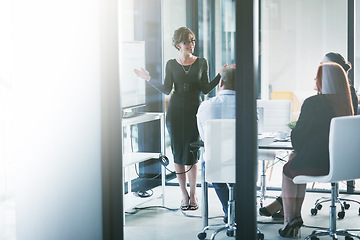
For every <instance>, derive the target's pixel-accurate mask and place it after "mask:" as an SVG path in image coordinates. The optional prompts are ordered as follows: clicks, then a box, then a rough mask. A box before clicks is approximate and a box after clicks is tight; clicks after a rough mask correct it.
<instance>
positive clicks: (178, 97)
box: [149, 58, 220, 165]
mask: <svg viewBox="0 0 360 240" xmlns="http://www.w3.org/2000/svg"><path fill="white" fill-rule="evenodd" d="M183 67H184V68H185V70H184V69H183ZM187 71H188V73H186V72H187ZM219 81H220V75H219V74H218V75H217V76H216V77H215V78H214V79H213V80H212V81H211V82H209V76H208V64H207V61H206V59H205V58H197V59H196V60H195V62H194V63H193V64H192V65H191V66H182V65H180V64H179V63H178V62H177V61H176V60H175V59H171V60H169V61H168V62H167V64H166V73H165V80H164V84H161V83H159V82H157V81H155V80H150V81H149V83H150V84H151V85H152V86H153V87H155V88H156V89H158V90H159V91H161V92H163V93H164V94H167V95H168V94H170V92H171V91H172V90H173V87H174V92H173V94H172V95H171V98H170V102H169V105H168V107H167V112H166V127H167V129H168V132H169V135H170V141H171V149H172V153H173V156H174V162H175V163H178V164H181V165H192V164H195V163H196V162H197V161H198V149H192V148H191V147H190V143H192V142H195V141H197V140H198V139H199V132H198V129H197V122H196V113H197V110H198V107H199V105H200V103H201V98H200V93H201V92H203V93H204V94H207V93H209V92H210V91H211V90H212V89H213V88H214V87H215V86H216V85H217V84H218V83H219Z"/></svg>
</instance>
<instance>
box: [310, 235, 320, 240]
mask: <svg viewBox="0 0 360 240" xmlns="http://www.w3.org/2000/svg"><path fill="white" fill-rule="evenodd" d="M310 240H320V239H319V238H318V237H314V236H313V237H311V239H310Z"/></svg>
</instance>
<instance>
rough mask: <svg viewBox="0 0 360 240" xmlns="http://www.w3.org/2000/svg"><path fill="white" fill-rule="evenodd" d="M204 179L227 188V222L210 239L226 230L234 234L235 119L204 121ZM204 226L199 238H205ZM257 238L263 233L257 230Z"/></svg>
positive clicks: (261, 236)
mask: <svg viewBox="0 0 360 240" xmlns="http://www.w3.org/2000/svg"><path fill="white" fill-rule="evenodd" d="M204 148H205V153H204V158H205V162H206V165H205V179H206V182H216V183H226V184H227V185H228V188H229V201H228V221H227V222H228V223H227V224H225V225H223V226H221V227H220V228H218V229H216V231H214V233H213V234H212V235H211V238H210V239H215V236H216V235H217V234H218V233H219V232H221V231H224V230H226V235H227V236H230V237H232V236H234V235H235V232H236V231H235V230H236V223H235V199H234V183H235V149H236V147H235V119H214V120H208V121H207V122H206V123H205V141H204ZM208 229H210V226H206V227H205V228H204V229H203V231H202V232H201V233H199V234H198V238H199V239H205V238H206V231H207V230H208ZM257 236H258V239H261V240H262V239H264V235H263V234H262V233H261V232H260V231H258V232H257Z"/></svg>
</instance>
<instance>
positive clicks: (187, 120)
mask: <svg viewBox="0 0 360 240" xmlns="http://www.w3.org/2000/svg"><path fill="white" fill-rule="evenodd" d="M172 42H173V46H174V47H175V48H176V49H177V50H178V51H179V56H178V57H177V58H176V59H170V60H169V61H168V62H167V63H166V69H165V80H164V83H163V84H162V83H160V82H158V81H156V80H152V79H151V77H150V74H149V72H148V71H146V70H145V69H135V70H134V71H135V73H136V75H137V76H138V77H141V78H143V79H145V80H147V81H148V82H149V83H150V84H151V85H152V86H153V87H155V88H156V89H157V90H159V91H161V92H162V93H164V94H166V95H168V94H170V93H171V92H172V90H173V88H174V91H173V93H172V95H171V98H170V102H169V105H168V107H167V113H166V127H167V129H168V132H169V134H170V141H171V149H172V153H173V156H174V162H175V170H176V172H177V174H176V176H177V179H178V181H179V185H180V189H181V196H182V200H181V205H180V208H181V209H182V210H196V209H198V203H197V199H196V177H197V170H198V167H197V164H196V163H197V161H198V149H192V148H191V147H190V143H192V142H195V141H197V140H198V139H199V132H198V129H197V122H196V113H197V110H198V107H199V105H200V102H201V98H200V93H201V92H203V93H204V94H207V93H209V92H210V91H211V90H212V89H213V88H214V87H215V86H216V85H217V84H218V83H219V80H220V76H221V73H222V72H223V71H224V70H226V69H227V68H229V67H234V65H231V66H227V65H224V66H223V67H222V68H221V70H220V73H219V74H218V75H217V76H216V77H215V78H214V79H213V80H212V81H210V82H209V76H208V64H207V60H206V59H205V58H200V57H197V56H194V55H193V53H194V48H195V43H196V39H195V34H194V33H193V32H192V31H191V30H190V29H189V28H187V27H180V28H178V29H177V30H175V32H174V35H173V39H172ZM185 172H186V173H185ZM187 178H188V181H189V185H190V192H188V190H187V187H186V182H187Z"/></svg>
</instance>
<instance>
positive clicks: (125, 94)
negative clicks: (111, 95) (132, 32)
mask: <svg viewBox="0 0 360 240" xmlns="http://www.w3.org/2000/svg"><path fill="white" fill-rule="evenodd" d="M121 57H122V58H121V61H120V64H121V66H120V95H121V107H122V109H123V110H124V109H128V110H129V109H131V108H135V107H140V106H144V105H145V80H144V79H141V78H138V77H137V76H136V75H135V73H134V69H135V68H141V67H142V68H145V42H144V41H134V42H123V43H122V56H121Z"/></svg>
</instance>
